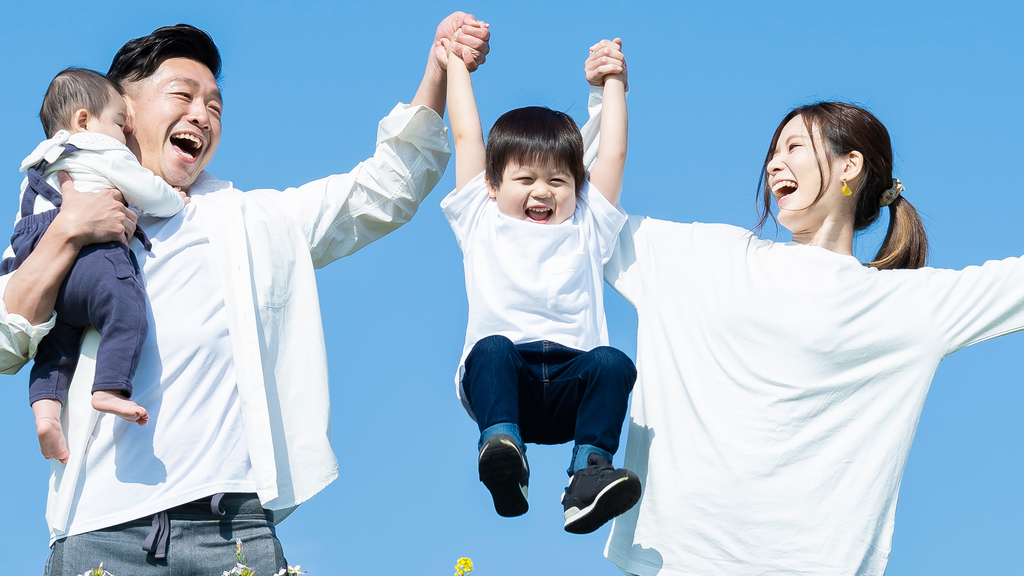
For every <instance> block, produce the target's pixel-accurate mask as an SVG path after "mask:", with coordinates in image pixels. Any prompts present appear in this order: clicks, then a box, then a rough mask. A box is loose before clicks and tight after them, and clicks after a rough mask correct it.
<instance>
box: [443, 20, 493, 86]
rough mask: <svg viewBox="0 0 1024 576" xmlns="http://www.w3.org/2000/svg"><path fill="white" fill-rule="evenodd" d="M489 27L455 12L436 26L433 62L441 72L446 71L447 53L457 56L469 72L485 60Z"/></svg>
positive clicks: (488, 47)
mask: <svg viewBox="0 0 1024 576" xmlns="http://www.w3.org/2000/svg"><path fill="white" fill-rule="evenodd" d="M490 39H491V31H490V29H489V25H488V24H487V23H485V22H481V21H479V20H477V19H476V18H475V17H474V16H473V15H472V14H466V13H464V12H455V13H453V14H452V15H451V16H448V17H447V18H445V19H444V20H443V21H442V22H441V24H439V25H438V26H437V33H436V34H435V35H434V51H433V53H434V61H435V62H436V64H437V65H438V66H439V67H440V69H441V70H447V69H448V53H449V51H451V52H453V53H455V54H457V55H458V56H459V57H460V58H462V61H463V62H465V63H466V68H468V69H469V71H470V72H472V71H474V70H476V69H477V67H478V66H480V65H481V64H483V63H484V61H485V60H487V53H488V52H490V50H491V47H490V45H489V44H488V42H489V41H490Z"/></svg>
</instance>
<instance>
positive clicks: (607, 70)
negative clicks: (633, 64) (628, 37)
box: [584, 38, 629, 90]
mask: <svg viewBox="0 0 1024 576" xmlns="http://www.w3.org/2000/svg"><path fill="white" fill-rule="evenodd" d="M584 71H585V72H586V75H587V82H589V83H590V84H591V85H593V86H604V81H605V79H606V78H607V77H609V76H615V75H616V74H621V75H622V83H623V84H624V85H625V86H626V90H629V81H628V80H627V79H626V76H627V72H626V56H625V54H623V53H622V39H621V38H616V39H615V40H601V41H600V42H598V43H597V44H594V45H593V46H591V47H590V56H589V57H587V62H586V64H585V65H584Z"/></svg>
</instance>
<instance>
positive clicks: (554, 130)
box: [485, 106, 587, 195]
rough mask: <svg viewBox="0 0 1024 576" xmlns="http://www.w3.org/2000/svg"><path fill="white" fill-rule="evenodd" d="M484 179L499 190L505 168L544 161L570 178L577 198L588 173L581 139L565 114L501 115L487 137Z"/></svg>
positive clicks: (537, 109) (531, 110)
mask: <svg viewBox="0 0 1024 576" xmlns="http://www.w3.org/2000/svg"><path fill="white" fill-rule="evenodd" d="M486 158H487V162H486V169H485V177H486V178H487V183H488V184H490V186H491V188H494V189H495V190H497V189H498V188H500V187H501V180H502V177H503V176H504V175H505V166H506V165H508V164H518V165H520V166H530V165H533V164H537V163H540V162H544V161H547V160H553V161H554V162H555V164H556V165H557V166H559V167H561V168H563V169H565V170H566V171H567V172H569V174H572V177H573V179H574V180H575V181H576V182H575V184H576V194H577V195H579V193H580V189H581V188H583V182H584V181H586V179H587V171H586V169H585V168H584V167H583V136H582V135H581V134H580V129H579V128H578V127H577V126H576V122H575V121H574V120H573V119H572V118H571V117H570V116H569V115H568V114H566V113H564V112H559V111H557V110H551V109H550V108H544V107H543V106H527V107H526V108H516V109H515V110H509V111H508V112H505V113H504V114H502V115H501V117H500V118H498V120H497V121H496V122H495V123H494V126H491V131H490V133H488V135H487V154H486Z"/></svg>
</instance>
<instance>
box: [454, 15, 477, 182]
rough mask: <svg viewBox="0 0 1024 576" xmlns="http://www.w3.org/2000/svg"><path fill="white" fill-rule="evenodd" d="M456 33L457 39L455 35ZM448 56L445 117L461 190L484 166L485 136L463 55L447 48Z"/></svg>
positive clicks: (457, 180)
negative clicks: (453, 145)
mask: <svg viewBox="0 0 1024 576" xmlns="http://www.w3.org/2000/svg"><path fill="white" fill-rule="evenodd" d="M458 37H459V36H458V34H456V39H458ZM449 52H450V56H449V58H448V101H449V102H451V106H450V107H449V109H448V120H449V121H450V122H451V125H452V141H453V142H454V143H455V189H456V190H461V189H462V188H463V187H464V186H465V185H466V184H468V183H469V181H470V180H472V179H473V178H474V177H475V176H476V175H477V174H479V173H481V172H483V170H484V166H485V162H486V160H485V151H484V136H483V130H482V129H481V128H480V114H479V113H478V112H477V109H476V98H475V97H474V96H473V82H472V80H471V79H470V77H469V69H468V67H467V66H466V62H465V60H464V58H460V57H459V56H458V54H456V53H455V52H454V51H449Z"/></svg>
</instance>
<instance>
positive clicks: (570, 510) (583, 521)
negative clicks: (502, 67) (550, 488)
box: [562, 454, 640, 534]
mask: <svg viewBox="0 0 1024 576" xmlns="http://www.w3.org/2000/svg"><path fill="white" fill-rule="evenodd" d="M639 500H640V478H639V477H638V476H637V475H636V474H635V473H633V472H631V471H629V470H626V469H621V470H616V469H615V468H612V466H611V464H609V463H608V461H607V460H605V459H604V456H601V455H600V454H591V455H590V456H589V457H588V458H587V467H586V468H584V469H583V470H577V471H576V474H574V475H573V477H572V479H570V480H569V487H568V488H566V489H565V495H564V496H562V505H563V506H565V531H566V532H571V533H573V534H589V533H591V532H593V531H594V530H597V529H598V528H600V527H601V526H603V525H604V523H605V522H607V521H609V520H611V519H612V518H614V517H616V516H618V515H619V514H622V513H623V512H625V511H626V510H629V509H630V508H632V507H633V506H634V505H635V504H636V503H637V502H638V501H639Z"/></svg>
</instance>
